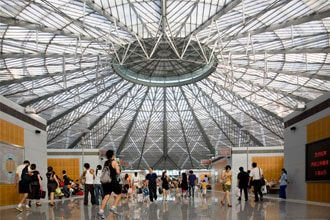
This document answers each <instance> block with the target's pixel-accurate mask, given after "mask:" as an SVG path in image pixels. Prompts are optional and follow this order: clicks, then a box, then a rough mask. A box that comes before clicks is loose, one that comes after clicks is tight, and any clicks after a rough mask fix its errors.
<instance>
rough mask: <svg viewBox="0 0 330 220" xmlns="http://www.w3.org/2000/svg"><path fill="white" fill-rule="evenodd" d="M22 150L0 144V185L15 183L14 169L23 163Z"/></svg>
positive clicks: (10, 145)
mask: <svg viewBox="0 0 330 220" xmlns="http://www.w3.org/2000/svg"><path fill="white" fill-rule="evenodd" d="M23 159H24V148H22V147H20V146H16V145H12V144H7V143H4V142H0V183H1V184H13V183H15V175H16V167H17V166H18V165H20V164H22V163H23Z"/></svg>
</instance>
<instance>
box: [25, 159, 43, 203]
mask: <svg viewBox="0 0 330 220" xmlns="http://www.w3.org/2000/svg"><path fill="white" fill-rule="evenodd" d="M30 168H31V182H30V193H29V197H28V198H29V199H30V202H31V200H36V206H41V203H40V190H42V184H41V177H40V173H39V171H37V170H36V168H37V166H36V165H35V164H31V166H30Z"/></svg>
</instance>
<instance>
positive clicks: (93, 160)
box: [47, 149, 106, 175]
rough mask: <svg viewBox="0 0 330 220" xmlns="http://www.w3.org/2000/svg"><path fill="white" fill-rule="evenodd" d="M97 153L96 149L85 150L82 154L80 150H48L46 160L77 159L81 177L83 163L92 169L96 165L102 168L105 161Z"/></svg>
mask: <svg viewBox="0 0 330 220" xmlns="http://www.w3.org/2000/svg"><path fill="white" fill-rule="evenodd" d="M98 152H99V151H98V149H85V150H84V153H83V152H82V150H81V149H48V150H47V158H79V162H80V166H79V168H80V175H81V174H82V172H83V165H84V163H89V164H90V166H91V167H92V168H93V169H96V166H97V165H102V166H103V164H104V162H105V161H106V160H105V159H103V160H101V159H100V157H99V156H98Z"/></svg>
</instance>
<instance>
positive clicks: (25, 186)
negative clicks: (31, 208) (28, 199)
mask: <svg viewBox="0 0 330 220" xmlns="http://www.w3.org/2000/svg"><path fill="white" fill-rule="evenodd" d="M18 193H30V185H29V183H26V182H24V181H22V180H21V181H19V182H18Z"/></svg>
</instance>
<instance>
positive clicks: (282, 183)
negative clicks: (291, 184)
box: [279, 168, 288, 199]
mask: <svg viewBox="0 0 330 220" xmlns="http://www.w3.org/2000/svg"><path fill="white" fill-rule="evenodd" d="M281 172H282V174H281V177H280V181H279V182H280V193H279V197H280V198H281V199H286V186H287V184H288V173H287V172H286V170H285V169H284V168H282V170H281Z"/></svg>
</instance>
